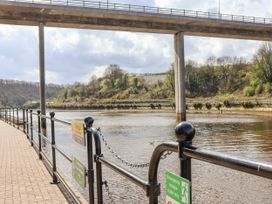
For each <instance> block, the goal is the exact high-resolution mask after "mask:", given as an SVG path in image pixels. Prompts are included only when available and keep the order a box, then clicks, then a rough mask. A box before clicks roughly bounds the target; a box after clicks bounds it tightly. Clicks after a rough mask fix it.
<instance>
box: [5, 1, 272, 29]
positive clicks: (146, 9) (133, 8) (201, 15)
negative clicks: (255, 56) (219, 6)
mask: <svg viewBox="0 0 272 204" xmlns="http://www.w3.org/2000/svg"><path fill="white" fill-rule="evenodd" d="M4 1H11V2H21V3H31V4H46V5H54V6H69V7H81V8H93V9H101V10H108V11H125V12H134V13H145V14H150V15H152V14H160V15H165V16H176V17H189V18H197V19H205V20H207V19H208V20H216V21H218V20H220V21H224V22H236V23H237V22H238V23H250V24H261V25H271V24H272V19H271V18H263V17H255V16H244V15H231V14H222V13H214V12H203V11H194V10H186V9H175V8H161V7H152V6H141V5H133V4H123V3H110V2H101V1H88V0H4Z"/></svg>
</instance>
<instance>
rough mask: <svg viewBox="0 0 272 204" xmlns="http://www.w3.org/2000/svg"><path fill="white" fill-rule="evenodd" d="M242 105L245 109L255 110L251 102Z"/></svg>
mask: <svg viewBox="0 0 272 204" xmlns="http://www.w3.org/2000/svg"><path fill="white" fill-rule="evenodd" d="M241 105H242V106H243V108H254V104H253V103H252V102H250V101H247V102H242V103H241Z"/></svg>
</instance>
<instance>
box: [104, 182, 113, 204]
mask: <svg viewBox="0 0 272 204" xmlns="http://www.w3.org/2000/svg"><path fill="white" fill-rule="evenodd" d="M104 185H105V190H106V192H107V195H108V197H109V201H110V203H111V204H115V202H114V200H113V195H112V193H111V192H110V188H109V186H108V182H107V181H104Z"/></svg>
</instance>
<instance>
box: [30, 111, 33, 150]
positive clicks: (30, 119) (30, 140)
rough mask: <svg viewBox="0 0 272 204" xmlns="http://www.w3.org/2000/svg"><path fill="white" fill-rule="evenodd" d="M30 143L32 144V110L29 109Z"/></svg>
mask: <svg viewBox="0 0 272 204" xmlns="http://www.w3.org/2000/svg"><path fill="white" fill-rule="evenodd" d="M30 143H31V146H33V112H32V110H30Z"/></svg>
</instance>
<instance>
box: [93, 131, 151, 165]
mask: <svg viewBox="0 0 272 204" xmlns="http://www.w3.org/2000/svg"><path fill="white" fill-rule="evenodd" d="M97 131H98V133H99V135H100V137H101V138H102V141H103V142H104V144H105V146H106V147H107V148H108V150H109V151H110V152H111V153H112V154H113V156H115V157H116V158H117V159H118V160H119V161H121V162H122V163H124V164H125V165H127V166H129V167H132V168H145V167H148V166H149V162H145V163H131V162H129V161H126V160H125V159H122V158H121V157H120V156H119V155H118V154H117V152H116V151H114V150H113V148H112V147H111V146H110V145H109V143H108V142H107V140H106V138H105V137H104V135H103V134H102V132H101V129H100V128H98V129H97Z"/></svg>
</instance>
